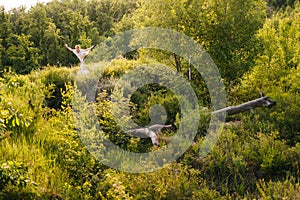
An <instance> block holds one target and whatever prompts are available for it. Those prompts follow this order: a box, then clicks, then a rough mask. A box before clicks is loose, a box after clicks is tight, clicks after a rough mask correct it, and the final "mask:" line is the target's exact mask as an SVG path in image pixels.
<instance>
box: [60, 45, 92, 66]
mask: <svg viewBox="0 0 300 200" xmlns="http://www.w3.org/2000/svg"><path fill="white" fill-rule="evenodd" d="M65 46H66V47H67V49H68V50H70V51H72V52H73V53H74V54H75V55H76V56H77V58H78V59H79V60H80V65H82V64H83V59H84V58H85V57H86V56H87V55H88V54H89V52H90V50H92V49H93V48H94V46H95V45H93V46H91V47H90V48H87V49H81V48H80V45H76V46H75V49H72V48H70V47H69V46H68V45H67V44H65Z"/></svg>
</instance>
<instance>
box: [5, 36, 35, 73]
mask: <svg viewBox="0 0 300 200" xmlns="http://www.w3.org/2000/svg"><path fill="white" fill-rule="evenodd" d="M8 42H9V48H8V49H7V56H8V57H9V63H10V66H12V68H13V69H14V70H15V71H16V72H17V73H21V74H24V73H28V72H30V71H31V70H32V69H37V68H38V66H39V64H38V59H39V56H38V52H39V49H38V48H35V47H33V42H30V35H24V34H21V35H16V34H13V35H10V37H9V41H8Z"/></svg>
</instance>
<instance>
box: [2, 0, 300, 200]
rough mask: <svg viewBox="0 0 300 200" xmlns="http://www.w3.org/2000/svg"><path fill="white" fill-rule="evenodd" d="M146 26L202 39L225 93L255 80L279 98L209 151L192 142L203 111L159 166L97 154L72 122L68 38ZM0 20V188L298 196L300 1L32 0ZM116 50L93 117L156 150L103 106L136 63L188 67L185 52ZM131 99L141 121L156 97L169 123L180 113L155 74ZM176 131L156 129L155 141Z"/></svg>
mask: <svg viewBox="0 0 300 200" xmlns="http://www.w3.org/2000/svg"><path fill="white" fill-rule="evenodd" d="M149 26H154V27H163V28H169V29H173V30H176V31H178V32H181V33H184V34H186V35H188V36H189V37H191V38H193V39H194V40H195V41H196V42H198V43H199V44H201V45H202V46H203V47H204V48H205V49H206V50H207V51H208V52H209V54H210V55H211V56H212V58H213V60H214V61H215V63H216V65H217V66H218V68H219V70H220V73H221V76H222V78H223V80H224V83H225V86H226V91H227V95H228V97H227V100H228V102H227V103H228V105H233V104H239V103H242V102H245V101H248V100H251V99H254V98H256V97H258V94H259V92H260V91H263V92H265V93H266V94H267V95H268V96H270V97H271V98H272V99H274V100H276V101H277V105H276V106H275V107H273V108H271V109H267V108H257V109H255V113H254V114H251V113H248V112H246V113H242V114H238V115H235V116H234V117H232V118H231V119H230V120H231V121H230V122H228V123H226V126H225V127H224V130H223V131H222V133H221V136H220V138H219V140H218V143H217V145H216V146H215V147H214V148H213V149H212V151H211V152H210V153H209V154H208V155H207V156H206V157H203V158H199V154H198V153H199V152H198V150H199V148H200V146H201V144H202V141H203V138H204V136H205V131H206V128H207V121H208V120H209V119H207V118H205V117H204V118H201V120H200V125H199V127H198V133H197V137H196V139H195V142H194V144H193V145H192V146H191V147H190V148H189V149H188V151H187V152H186V153H185V154H184V155H183V156H181V157H180V159H178V160H177V162H175V163H171V164H166V166H165V167H164V168H163V169H161V170H158V171H155V172H152V173H141V174H131V173H125V172H121V171H117V170H114V169H111V168H109V167H107V166H105V165H103V164H102V163H101V162H100V161H99V160H97V159H96V158H95V157H93V156H92V155H91V154H90V152H89V151H88V150H87V147H86V146H85V145H84V144H83V143H82V141H81V140H80V137H79V135H78V132H77V128H78V127H75V124H74V119H73V117H74V112H76V111H74V109H73V105H72V99H73V97H74V94H76V93H77V92H78V89H77V83H76V81H77V80H75V75H76V73H77V71H78V69H79V68H78V66H77V64H78V61H77V58H76V57H75V56H74V55H72V54H71V53H70V52H68V51H67V50H66V48H65V47H64V44H65V43H68V44H69V45H70V46H74V45H75V44H81V46H82V47H88V46H89V45H91V44H99V43H100V42H101V41H103V40H104V39H105V38H110V37H112V36H113V35H115V34H116V33H118V32H121V31H124V30H129V29H132V28H140V27H149ZM0 27H1V28H0V55H1V56H0V149H1V150H0V199H244V198H245V199H300V192H299V191H300V184H299V177H300V121H299V119H300V113H299V110H300V95H299V92H300V82H299V80H300V71H299V70H300V3H299V2H298V1H292V0H291V1H281V0H278V1H275V0H272V1H271V0H269V1H267V2H266V1H262V0H248V1H241V0H229V1H225V0H203V1H197V0H155V1H150V0H137V1H133V0H90V1H84V0H83V1H79V0H62V1H57V0H53V1H52V2H50V3H47V4H43V3H38V4H37V5H36V6H34V7H32V8H30V9H28V10H27V9H26V8H24V7H20V8H15V9H13V10H11V11H6V10H5V9H4V8H3V7H2V8H0ZM123 56H124V57H123V58H122V59H115V60H113V61H112V62H111V63H110V66H109V67H108V68H107V69H106V70H105V71H104V72H103V73H102V75H101V77H99V85H98V90H97V91H98V93H97V98H96V100H97V101H96V102H95V105H96V108H97V109H96V113H97V117H98V120H99V123H100V125H101V126H102V130H103V131H104V134H105V135H106V136H107V137H109V138H110V139H111V141H113V142H114V143H115V144H117V145H119V146H120V147H122V148H123V149H126V150H128V151H132V152H152V151H156V150H157V148H158V147H153V146H152V144H151V141H150V140H148V139H140V138H134V137H131V136H129V135H127V134H124V133H123V132H122V131H121V130H120V129H119V128H118V126H117V123H116V121H115V120H114V118H113V116H112V114H111V112H110V108H111V100H110V98H109V96H110V94H111V93H112V91H113V90H114V87H113V83H114V81H117V80H118V79H119V78H120V76H122V75H123V74H125V73H127V71H128V70H134V69H136V68H137V67H138V66H140V65H142V64H144V63H148V64H153V63H157V62H160V63H164V64H167V65H169V66H172V67H173V68H174V70H177V72H178V73H181V74H182V75H183V76H185V77H187V74H188V73H187V72H188V61H187V60H185V59H183V58H181V57H179V56H178V55H174V54H172V53H170V52H163V51H158V50H154V49H141V50H138V51H136V52H131V53H129V54H126V55H123ZM191 85H192V86H193V87H194V90H195V93H196V95H197V96H198V97H201V101H200V100H199V106H200V107H204V106H205V107H208V108H209V107H210V101H209V98H210V97H209V93H208V92H207V88H206V86H205V83H204V82H203V79H202V78H201V75H200V74H198V73H197V72H196V70H192V79H191ZM131 101H132V107H131V109H132V110H131V111H132V115H133V119H134V120H135V122H136V123H138V124H140V125H147V124H148V123H149V114H148V113H149V110H150V109H151V107H152V106H153V105H155V104H160V105H162V106H163V107H164V108H165V109H166V111H167V114H168V115H167V122H168V123H174V124H176V123H177V122H178V120H179V117H178V116H179V114H180V110H179V108H178V102H177V99H176V98H175V97H174V95H173V94H172V92H170V91H169V90H168V89H166V88H165V87H161V86H160V85H158V84H150V85H145V86H144V87H142V88H139V90H137V91H136V92H135V93H134V95H133V97H132V99H131ZM82 106H84V105H82ZM124 120H126V119H124ZM174 131H175V130H174V129H168V130H166V131H164V132H163V133H162V135H160V139H161V144H162V146H163V145H165V144H166V143H168V139H167V138H168V137H169V136H172V135H173V134H174ZM99 148H100V147H99ZM100 150H101V148H100Z"/></svg>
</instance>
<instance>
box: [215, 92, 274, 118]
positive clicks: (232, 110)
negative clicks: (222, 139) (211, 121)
mask: <svg viewBox="0 0 300 200" xmlns="http://www.w3.org/2000/svg"><path fill="white" fill-rule="evenodd" d="M260 96H261V97H260V98H258V99H254V100H252V101H248V102H246V103H243V104H241V105H238V106H229V107H226V108H223V109H220V110H217V111H214V112H213V114H216V115H218V114H221V113H224V112H225V113H226V114H227V115H234V114H238V113H241V112H245V111H247V110H250V111H251V112H252V113H254V111H253V109H254V108H257V107H267V108H271V107H273V106H275V105H276V101H274V100H271V99H270V97H268V96H265V95H264V93H262V92H261V93H260Z"/></svg>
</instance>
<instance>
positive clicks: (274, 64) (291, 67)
mask: <svg viewBox="0 0 300 200" xmlns="http://www.w3.org/2000/svg"><path fill="white" fill-rule="evenodd" d="M295 7H296V8H295V10H287V11H285V12H284V13H277V14H275V15H274V17H273V18H271V19H269V20H267V21H266V23H265V25H264V28H262V29H261V30H260V31H259V33H258V36H259V37H260V38H261V39H262V41H263V43H264V52H263V54H262V55H261V56H260V57H259V58H258V59H257V61H256V66H255V67H254V68H253V70H252V71H251V72H250V73H248V74H247V75H245V76H244V77H243V79H242V81H241V85H240V86H238V87H236V88H235V89H234V94H235V95H236V96H237V97H238V98H239V99H240V101H246V100H249V99H251V98H254V95H257V94H258V93H259V92H260V91H263V92H264V93H265V94H267V95H268V96H270V97H271V98H272V99H274V100H277V105H276V107H275V108H274V109H271V110H269V111H266V112H262V113H260V116H259V117H258V119H257V121H263V122H264V123H265V124H269V125H270V126H272V127H274V128H275V130H278V131H279V132H280V135H281V137H282V138H284V139H286V140H287V141H288V142H289V143H290V144H296V143H297V142H299V132H300V127H299V122H298V121H297V119H299V118H300V115H299V112H298V110H299V108H300V104H299V102H300V99H299V88H300V85H299V81H298V80H299V78H300V73H299V66H300V60H299V49H300V46H299V42H298V39H299V37H300V35H299V31H297V29H299V21H300V15H299V12H298V10H299V9H300V4H299V3H298V4H296V5H295Z"/></svg>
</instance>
